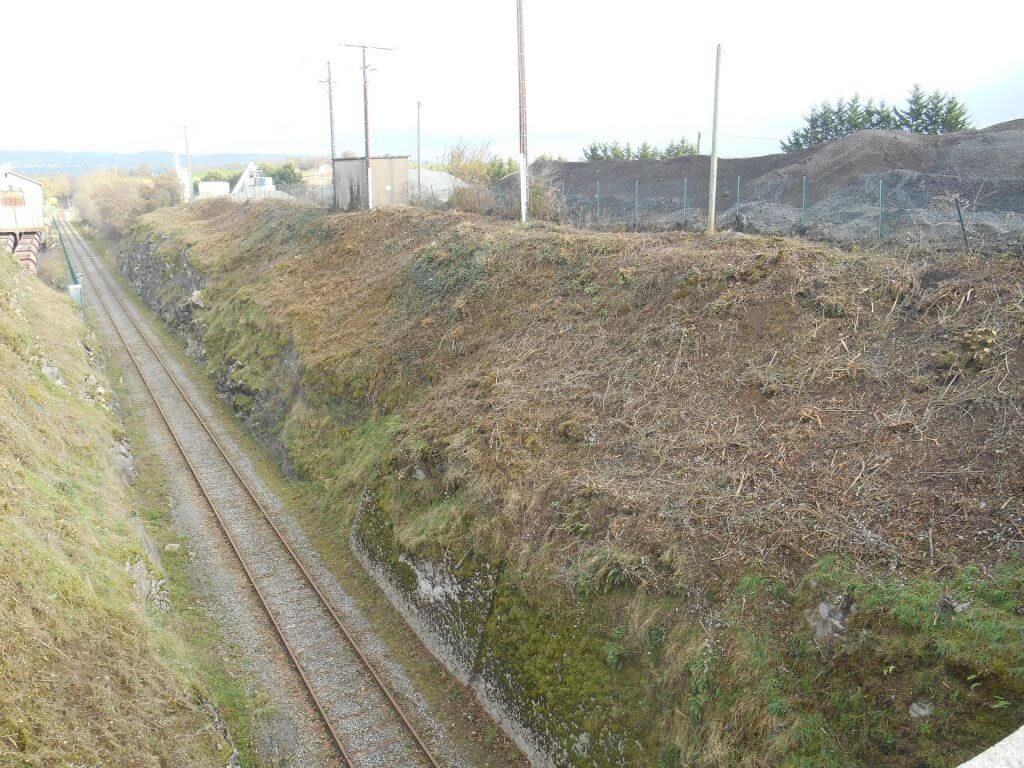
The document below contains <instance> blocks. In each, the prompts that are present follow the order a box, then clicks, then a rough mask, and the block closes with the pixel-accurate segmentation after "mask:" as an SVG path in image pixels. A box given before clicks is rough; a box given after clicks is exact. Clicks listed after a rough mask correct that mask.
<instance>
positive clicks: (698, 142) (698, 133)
mask: <svg viewBox="0 0 1024 768" xmlns="http://www.w3.org/2000/svg"><path fill="white" fill-rule="evenodd" d="M697 155H700V131H697Z"/></svg>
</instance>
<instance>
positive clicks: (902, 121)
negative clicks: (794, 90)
mask: <svg viewBox="0 0 1024 768" xmlns="http://www.w3.org/2000/svg"><path fill="white" fill-rule="evenodd" d="M804 121H805V124H804V127H803V128H800V129H798V130H795V131H793V132H792V133H791V134H789V137H788V138H786V139H784V140H783V141H782V150H783V151H784V152H796V151H798V150H801V149H807V148H808V147H813V146H816V145H818V144H824V143H825V142H826V141H833V140H835V139H839V138H842V137H843V136H848V135H850V134H851V133H854V132H856V131H862V130H864V129H866V128H879V129H889V130H895V131H906V132H907V133H924V134H938V133H951V132H952V131H962V130H965V129H967V128H970V127H971V121H970V118H969V117H968V114H967V107H966V105H965V104H964V103H963V102H961V101H960V100H959V99H957V97H956V96H953V95H952V94H949V93H943V92H942V91H932V92H931V93H930V94H929V93H926V92H925V91H924V90H923V89H922V88H921V87H920V86H919V85H915V86H914V87H913V89H912V90H911V91H910V95H909V96H908V97H907V102H906V104H905V105H904V106H903V107H902V108H900V107H895V106H889V105H888V104H886V103H885V101H884V100H882V101H880V102H878V103H877V104H876V103H875V101H874V99H868V100H867V101H866V102H862V101H861V99H860V96H859V95H857V94H854V95H853V98H852V99H850V100H849V101H844V100H843V99H839V100H837V101H836V102H835V103H834V104H831V103H829V102H827V101H823V102H822V103H821V104H820V105H819V106H816V107H812V108H811V112H810V114H808V115H807V116H806V117H805V118H804Z"/></svg>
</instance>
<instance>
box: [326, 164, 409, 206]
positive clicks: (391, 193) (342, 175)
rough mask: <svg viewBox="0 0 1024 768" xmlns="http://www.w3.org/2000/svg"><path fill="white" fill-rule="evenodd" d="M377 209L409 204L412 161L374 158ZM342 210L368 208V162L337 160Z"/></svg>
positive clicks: (374, 202)
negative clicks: (366, 184) (366, 192)
mask: <svg viewBox="0 0 1024 768" xmlns="http://www.w3.org/2000/svg"><path fill="white" fill-rule="evenodd" d="M370 171H371V172H372V176H373V200H372V202H373V207H374V208H382V207H387V206H394V205H406V204H408V202H409V158H408V157H403V156H398V157H372V158H370ZM334 173H335V186H336V189H337V193H338V206H339V207H340V208H342V209H343V210H346V211H354V210H359V209H360V208H365V207H366V199H365V194H364V189H363V188H364V186H365V175H366V160H365V159H364V158H362V157H343V158H336V159H335V160H334Z"/></svg>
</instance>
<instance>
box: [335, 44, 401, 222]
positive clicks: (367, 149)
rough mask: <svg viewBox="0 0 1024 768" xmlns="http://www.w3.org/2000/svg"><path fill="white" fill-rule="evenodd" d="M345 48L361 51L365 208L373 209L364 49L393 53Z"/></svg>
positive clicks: (368, 88)
mask: <svg viewBox="0 0 1024 768" xmlns="http://www.w3.org/2000/svg"><path fill="white" fill-rule="evenodd" d="M345 47H346V48H360V49H362V51H363V66H362V69H363V149H364V151H365V152H366V178H365V181H366V208H367V210H369V209H370V208H372V207H373V187H372V183H373V174H372V173H371V171H370V86H369V77H368V73H369V71H370V66H369V65H368V64H367V63H366V49H367V48H372V49H373V50H375V51H393V50H395V49H394V48H381V47H380V46H376V45H363V44H355V45H353V44H352V43H345Z"/></svg>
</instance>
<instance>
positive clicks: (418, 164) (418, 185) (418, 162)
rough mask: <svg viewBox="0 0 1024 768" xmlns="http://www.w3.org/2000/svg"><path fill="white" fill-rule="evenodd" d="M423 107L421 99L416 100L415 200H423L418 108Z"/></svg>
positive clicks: (419, 201)
mask: <svg viewBox="0 0 1024 768" xmlns="http://www.w3.org/2000/svg"><path fill="white" fill-rule="evenodd" d="M422 107H423V102H422V101H417V102H416V198H417V200H416V202H418V203H420V204H422V202H423V180H422V177H421V174H420V172H421V171H422V170H423V155H422V153H421V152H420V147H421V145H420V110H421V109H422Z"/></svg>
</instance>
